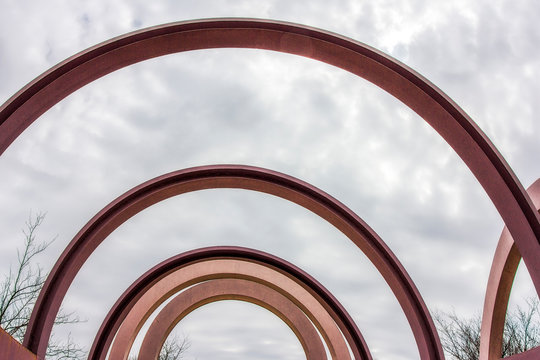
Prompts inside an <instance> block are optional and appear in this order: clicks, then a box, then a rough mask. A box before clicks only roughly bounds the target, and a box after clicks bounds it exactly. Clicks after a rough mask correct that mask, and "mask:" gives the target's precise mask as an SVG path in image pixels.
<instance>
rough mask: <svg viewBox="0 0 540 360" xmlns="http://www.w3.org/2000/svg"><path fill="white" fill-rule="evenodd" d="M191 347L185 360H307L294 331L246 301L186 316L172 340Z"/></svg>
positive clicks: (221, 303)
mask: <svg viewBox="0 0 540 360" xmlns="http://www.w3.org/2000/svg"><path fill="white" fill-rule="evenodd" d="M174 338H176V339H179V340H182V339H184V338H185V339H186V340H187V342H188V343H189V346H188V347H187V350H186V352H185V353H184V354H185V356H184V357H183V358H184V359H197V360H211V359H222V360H229V359H230V360H233V359H254V360H255V359H260V360H263V359H285V360H305V359H306V356H305V354H304V350H303V349H302V345H301V344H300V342H299V341H298V338H297V337H296V335H295V334H294V333H293V331H292V330H291V329H290V328H289V327H288V326H287V325H286V324H285V323H284V322H283V321H282V320H281V319H280V318H279V317H277V316H276V315H274V314H273V313H271V312H270V311H268V310H266V309H264V308H262V307H260V306H258V305H255V304H251V303H248V302H245V301H236V300H222V301H217V302H213V303H210V304H207V305H204V306H202V307H200V308H198V309H196V310H194V311H193V312H191V313H190V314H189V315H187V316H186V317H185V318H184V319H182V321H180V322H179V323H178V325H177V326H176V327H175V328H174V330H173V331H172V332H171V334H170V335H169V337H168V338H167V339H168V340H169V339H171V340H172V339H174Z"/></svg>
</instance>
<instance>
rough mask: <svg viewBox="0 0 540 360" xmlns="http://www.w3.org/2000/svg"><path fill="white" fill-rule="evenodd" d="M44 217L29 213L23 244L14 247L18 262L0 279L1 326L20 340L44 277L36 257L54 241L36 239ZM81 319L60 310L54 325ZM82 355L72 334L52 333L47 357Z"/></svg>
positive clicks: (77, 357) (58, 359)
mask: <svg viewBox="0 0 540 360" xmlns="http://www.w3.org/2000/svg"><path fill="white" fill-rule="evenodd" d="M44 219H45V214H43V213H39V214H37V215H36V216H34V217H33V216H31V215H30V216H29V218H28V220H27V221H26V224H25V225H26V227H25V229H23V230H22V232H23V234H24V245H23V247H22V250H21V249H18V250H17V262H16V264H15V266H13V264H12V265H11V266H10V269H9V272H8V274H7V275H5V276H4V279H2V281H1V282H0V326H2V328H3V329H4V330H6V332H8V333H9V334H11V336H13V337H14V338H15V339H17V340H19V341H22V340H23V337H24V333H25V332H26V327H27V326H28V322H29V321H30V315H31V313H32V308H33V306H34V304H35V302H36V300H37V297H38V295H39V292H40V290H41V288H42V287H43V284H44V282H45V279H46V275H45V274H44V273H43V269H42V268H41V266H40V265H39V264H38V263H37V262H36V257H37V256H38V255H39V254H41V253H42V252H44V251H45V250H46V249H47V248H48V247H49V245H50V244H51V243H52V242H53V241H54V239H52V240H50V241H48V242H39V241H37V240H36V236H35V235H36V230H37V228H38V227H39V226H40V225H41V223H42V222H43V220H44ZM80 321H81V320H80V319H79V318H78V317H77V316H76V315H75V314H73V313H65V312H62V311H60V313H59V315H58V316H57V318H56V320H55V325H59V324H72V323H77V322H80ZM84 355H85V353H84V351H83V350H82V348H80V347H79V346H78V345H77V344H75V343H74V342H73V341H72V339H71V336H68V338H67V339H66V340H65V341H55V340H54V336H53V337H52V341H50V342H49V347H48V349H47V358H49V359H57V360H60V359H79V358H83V356H84Z"/></svg>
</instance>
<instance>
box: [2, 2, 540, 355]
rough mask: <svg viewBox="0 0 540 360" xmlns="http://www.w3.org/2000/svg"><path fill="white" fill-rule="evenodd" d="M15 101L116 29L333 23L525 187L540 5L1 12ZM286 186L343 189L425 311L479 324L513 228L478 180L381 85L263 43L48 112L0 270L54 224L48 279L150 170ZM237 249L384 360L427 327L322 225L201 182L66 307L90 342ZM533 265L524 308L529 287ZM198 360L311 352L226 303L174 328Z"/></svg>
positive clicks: (7, 174)
mask: <svg viewBox="0 0 540 360" xmlns="http://www.w3.org/2000/svg"><path fill="white" fill-rule="evenodd" d="M0 5H1V8H2V11H1V12H0V29H1V31H0V99H1V100H0V101H1V102H3V101H6V100H7V99H8V98H9V97H10V96H11V95H13V94H14V93H15V92H16V91H17V90H19V89H20V88H21V87H23V86H24V85H25V84H26V83H27V82H29V81H31V80H32V79H33V78H34V77H36V76H38V75H39V74H40V73H42V72H44V71H46V70H47V69H48V68H50V67H51V66H53V65H55V64H57V63H58V62H60V61H62V60H64V59H65V58H67V57H69V56H71V55H73V54H75V53H76V52H78V51H81V50H84V49H85V48H88V47H90V46H92V45H95V44H97V43H99V42H102V41H105V40H107V39H109V38H111V37H114V36H117V35H121V34H124V33H126V32H129V31H133V30H137V29H141V28H144V27H148V26H152V25H157V24H162V23H167V22H173V21H180V20H188V19H197V18H208V17H258V18H269V19H278V20H285V21H291V22H295V23H301V24H306V25H310V26H313V27H318V28H322V29H325V30H329V31H333V32H336V33H339V34H342V35H345V36H348V37H350V38H353V39H355V40H358V41H361V42H364V43H366V44H368V45H371V46H374V47H375V48H378V49H380V50H382V51H384V52H386V53H387V54H390V55H392V56H394V57H396V58H397V59H399V60H400V61H402V62H404V63H406V64H407V65H409V66H411V67H412V68H413V69H415V70H417V71H418V72H419V73H421V74H422V75H424V76H425V77H427V78H428V79H429V80H431V81H432V82H433V83H434V84H436V85H437V86H438V87H439V88H441V89H442V90H443V91H444V92H446V93H447V94H448V95H449V96H450V97H451V98H452V99H454V100H455V101H456V102H457V103H458V104H459V105H460V106H461V107H462V108H463V109H464V110H465V111H466V112H467V113H468V114H469V115H470V116H471V117H472V118H473V119H474V120H475V121H476V122H477V123H478V124H479V126H480V127H481V128H482V129H483V130H484V131H485V132H486V134H487V135H488V136H489V137H490V139H491V140H492V141H493V142H494V144H495V145H496V146H497V148H498V149H499V150H500V151H501V153H502V154H503V155H504V157H505V158H506V159H507V161H508V162H509V164H510V166H511V167H512V168H513V169H514V171H515V172H516V174H517V176H518V178H519V179H520V180H521V182H522V183H523V185H524V186H525V187H527V186H529V185H530V184H531V183H532V182H533V181H534V180H536V179H537V178H538V177H540V120H539V115H540V102H539V101H538V94H540V82H539V81H538V79H539V78H540V47H539V46H538V44H540V28H539V27H538V25H537V20H538V18H540V5H539V4H538V3H537V2H536V1H532V0H528V1H526V0H524V1H519V2H516V1H511V0H502V1H494V0H486V1H483V0H482V1H480V0H479V1H468V0H461V1H452V2H449V1H426V0H414V1H407V2H403V1H393V0H384V1H360V0H350V1H347V0H339V1H323V0H311V1H290V0H275V1H241V0H237V1H232V0H231V1H226V0H221V1H218V0H215V1H193V0H192V1H187V0H186V1H122V0H117V1H103V0H99V1H91V2H90V1H67V0H51V1H47V2H44V1H36V0H17V1H15V0H0ZM222 163H234V164H248V165H255V166H261V167H265V168H269V169H273V170H277V171H281V172H284V173H287V174H289V175H292V176H295V177H298V178H300V179H302V180H305V181H307V182H310V183H311V184H313V185H315V186H317V187H319V188H321V189H322V190H324V191H326V192H327V193H329V194H331V195H332V196H334V197H336V198H337V199H339V200H340V201H342V202H343V203H345V204H346V205H347V206H349V207H350V208H351V209H352V210H354V211H355V212H356V213H357V214H358V215H359V216H360V217H361V218H363V219H364V220H365V221H366V222H367V223H368V224H370V226H372V228H373V229H374V230H375V231H376V232H377V233H378V234H379V235H380V236H381V237H382V238H383V239H384V240H385V242H386V243H387V244H388V245H389V246H390V247H391V249H392V250H393V251H394V252H395V253H396V255H397V256H398V258H399V259H400V260H401V262H402V263H403V264H404V266H405V268H406V269H407V270H408V272H409V274H410V275H411V277H412V279H413V280H414V281H415V283H416V284H417V286H418V288H419V290H420V292H421V293H422V295H423V297H424V299H425V301H426V303H427V305H428V307H429V308H430V309H431V310H434V311H435V310H442V311H452V310H455V311H456V313H458V314H459V315H462V316H472V315H475V314H478V313H479V312H480V311H481V308H482V304H483V296H484V289H485V284H486V280H487V276H488V273H489V268H490V265H491V258H492V256H493V252H494V249H495V245H496V243H497V240H498V237H499V234H500V231H501V229H502V226H503V225H502V221H501V219H500V217H499V215H498V213H497V212H496V210H495V208H494V207H493V205H492V204H491V202H490V201H489V199H488V197H487V196H486V195H485V193H484V192H483V190H482V188H481V187H480V186H479V185H478V183H477V182H476V180H475V179H474V177H473V176H472V175H471V173H470V172H469V171H468V169H467V168H466V167H465V166H464V164H463V163H462V162H461V161H460V159H459V158H458V157H457V156H456V155H455V154H454V153H453V151H452V150H451V149H450V148H449V146H448V145H447V144H446V143H445V142H444V141H443V140H442V139H441V138H439V136H438V135H437V134H436V133H435V131H433V130H432V129H431V128H430V127H429V126H428V125H426V124H425V123H424V122H423V120H422V119H420V118H419V117H418V116H417V115H416V114H415V113H413V112H412V111H410V110H409V109H408V108H406V107H405V106H404V105H403V104H401V103H400V102H398V101H397V100H395V99H393V98H392V97H391V96H390V95H388V94H386V93H385V92H383V91H382V90H380V89H379V88H377V87H375V86H374V85H372V84H370V83H368V82H366V81H364V80H362V79H359V78H357V77H355V76H354V75H352V74H349V73H347V72H344V71H342V70H340V69H336V68H332V67H330V66H328V65H326V64H322V63H318V62H315V61H313V60H309V59H305V58H301V57H297V56H292V55H285V54H278V53H273V52H268V51H261V50H238V49H235V50H231V49H221V50H204V51H194V52H189V53H182V54H175V55H170V56H166V57H163V58H159V59H155V60H151V61H146V62H144V63H140V64H137V65H134V66H131V67H129V68H127V69H123V70H121V71H118V72H116V73H113V74H110V75H108V76H106V77H104V78H102V79H100V80H98V81H96V82H94V83H92V84H90V85H88V86H86V87H84V88H83V89H81V90H80V91H77V92H76V93H75V94H73V95H71V96H69V97H68V98H67V99H65V100H63V101H62V102H60V103H59V104H58V105H57V106H55V107H54V108H52V109H51V110H49V111H48V112H47V113H46V114H44V115H43V116H42V117H41V118H40V119H39V120H38V121H37V122H35V124H33V125H32V126H31V127H30V128H29V129H28V130H27V131H26V132H25V133H24V134H23V135H22V136H20V137H19V138H18V139H17V140H16V141H15V142H14V143H13V145H12V146H11V147H10V148H9V149H8V150H7V151H6V152H5V153H4V154H3V155H2V157H0V174H2V175H1V176H0V199H1V201H0V206H1V209H0V211H1V212H2V215H3V216H1V217H0V234H1V235H2V241H1V242H0V271H1V272H3V273H5V272H7V271H8V269H9V264H10V262H13V261H15V260H16V249H17V247H18V246H19V245H20V244H21V243H22V234H21V228H23V227H24V222H25V220H26V219H27V218H28V217H29V214H31V213H34V214H35V213H37V212H46V213H47V217H46V220H45V222H44V224H43V225H42V226H41V227H40V229H39V233H38V236H39V238H40V239H42V240H48V239H51V238H53V237H55V236H57V240H56V241H55V243H54V244H53V245H52V246H51V247H50V248H49V249H48V250H47V253H46V254H44V255H43V256H42V257H41V258H40V263H41V265H42V266H43V267H44V268H45V269H50V268H51V267H52V266H53V264H54V261H55V260H56V258H57V257H58V256H59V254H60V253H61V251H62V250H63V248H64V247H65V246H66V245H67V244H68V243H69V241H70V240H71V239H72V237H73V236H74V235H75V234H76V233H77V231H78V230H79V229H80V228H81V227H83V226H84V224H85V223H86V222H87V221H88V220H89V219H90V218H91V217H92V216H93V215H94V214H95V213H97V212H98V211H99V210H100V209H101V208H102V207H104V206H105V205H106V204H108V203H109V202H110V201H112V200H113V199H114V198H116V197H117V196H119V195H121V194H122V193H124V192H125V191H127V190H128V189H130V188H131V187H133V186H135V185H137V184H139V183H141V182H143V181H146V180H148V179H151V178H153V177H155V176H158V175H161V174H164V173H167V172H170V171H174V170H178V169H182V168H186V167H191V166H198V165H207V164H222ZM220 244H223V245H240V246H247V247H253V248H257V249H261V250H264V251H267V252H270V253H272V254H275V255H278V256H280V257H283V258H285V259H287V260H289V261H291V262H293V263H295V264H297V265H298V266H300V267H301V268H303V269H304V270H306V271H307V272H309V273H310V274H312V275H314V276H315V277H316V278H317V279H318V280H320V281H321V282H322V283H323V285H325V286H326V287H327V288H329V289H330V290H331V291H332V292H333V293H334V294H335V295H336V296H337V297H338V299H339V300H340V301H341V302H342V303H343V304H344V305H345V306H346V308H347V309H348V311H349V312H350V313H351V314H352V316H353V317H354V319H355V321H356V322H357V323H358V325H359V327H360V329H361V330H362V332H363V334H364V336H365V338H366V340H367V342H368V345H369V346H370V348H371V350H372V352H373V354H374V355H375V356H376V357H377V359H398V360H399V359H415V358H418V353H417V350H416V346H415V344H414V340H413V338H412V332H411V331H410V329H409V327H408V324H407V322H406V319H405V317H404V315H403V314H402V313H401V310H400V307H399V305H398V303H397V301H396V300H395V299H394V298H393V296H392V293H391V292H390V290H389V289H388V287H387V286H386V284H385V283H384V281H383V279H382V278H381V276H379V275H378V274H377V272H376V271H375V269H374V267H373V266H372V265H371V264H370V263H369V261H368V260H367V259H366V257H365V256H363V254H362V253H361V252H360V251H359V250H358V249H356V248H355V247H354V246H353V245H352V244H351V243H350V242H349V240H348V239H347V238H346V237H345V236H343V235H342V234H341V233H339V232H338V231H337V230H335V229H334V228H332V227H331V226H330V225H328V224H327V223H325V222H324V221H322V220H320V219H318V218H317V217H316V216H315V215H313V214H311V213H309V212H308V211H306V210H304V209H302V208H300V207H299V206H296V205H294V204H291V203H288V202H285V201H283V200H280V199H277V198H273V197H271V196H269V195H264V194H259V193H253V192H248V191H241V190H207V191H201V192H197V193H190V194H187V195H182V196H179V197H176V198H173V199H169V200H167V201H165V202H163V203H160V204H158V205H156V206H153V207H152V208H150V209H147V210H145V211H143V212H142V213H140V214H139V215H137V216H135V217H134V218H133V219H131V220H130V221H129V222H127V223H126V224H124V225H123V226H122V227H121V228H119V229H118V230H117V231H115V232H114V233H113V234H112V235H111V236H110V237H109V238H108V239H107V241H106V242H104V243H103V245H102V246H100V248H99V249H98V250H97V251H96V252H95V254H94V255H92V257H91V258H90V259H89V261H88V263H87V264H86V265H85V266H84V268H83V270H82V271H81V273H80V274H79V275H78V277H77V278H76V279H75V282H74V284H73V286H72V288H71V289H70V291H69V292H68V296H67V297H66V300H65V302H64V307H65V308H66V309H67V310H68V311H69V310H76V311H77V313H78V314H79V315H80V316H81V317H82V318H85V319H87V322H85V323H83V324H77V325H74V326H72V327H71V328H70V329H68V330H62V329H57V331H58V333H64V331H70V332H71V333H72V335H73V338H74V339H75V340H76V341H77V342H79V343H80V344H82V345H83V346H85V347H89V346H90V344H91V341H92V339H93V334H94V333H95V332H96V330H97V328H98V327H99V324H100V323H101V321H102V320H103V318H104V316H105V315H106V313H107V311H108V309H109V307H110V306H111V305H112V304H113V303H114V301H115V300H116V299H117V297H118V296H119V295H120V294H121V293H122V292H123V291H124V290H125V289H126V288H127V287H128V286H129V284H130V283H131V282H132V281H134V280H135V279H136V278H137V277H138V276H140V275H141V274H142V273H143V272H144V271H146V270H147V269H149V268H150V267H151V266H153V265H155V264H157V263H158V262H159V261H162V260H164V259H166V258H168V257H170V256H172V255H174V254H178V253H181V252H183V251H186V250H190V249H195V248H199V247H203V246H210V245H220ZM529 281H530V280H529V279H527V275H526V274H525V272H524V271H522V272H521V273H520V275H519V278H518V283H517V284H516V289H515V293H514V294H513V299H514V301H515V302H520V301H521V300H520V299H521V298H523V297H524V296H527V295H529V294H532V293H533V290H532V285H530V282H529ZM177 332H178V333H179V334H180V336H187V337H188V338H189V340H190V342H191V344H192V345H191V347H190V349H189V351H188V353H187V355H186V358H187V359H199V360H202V359H215V358H220V359H238V358H250V359H272V358H283V359H301V358H302V356H303V354H302V351H301V347H300V345H299V343H298V341H297V340H296V339H295V337H294V335H293V334H292V332H291V331H290V330H288V328H287V327H286V326H284V325H283V324H282V323H281V322H280V321H279V320H278V319H277V318H276V317H274V316H273V315H272V314H269V313H267V312H266V311H265V310H263V309H260V308H258V307H255V306H254V305H249V304H241V303H240V304H239V303H235V302H223V303H219V304H213V305H208V306H206V307H203V308H201V309H198V310H197V311H195V312H194V313H192V314H191V315H189V316H188V317H187V318H186V319H185V320H184V321H182V322H181V323H180V326H179V328H178V329H177Z"/></svg>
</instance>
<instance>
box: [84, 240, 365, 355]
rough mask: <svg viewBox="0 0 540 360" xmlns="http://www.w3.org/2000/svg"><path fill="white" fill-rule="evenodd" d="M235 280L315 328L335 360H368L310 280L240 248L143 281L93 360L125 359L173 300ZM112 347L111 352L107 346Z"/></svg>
mask: <svg viewBox="0 0 540 360" xmlns="http://www.w3.org/2000/svg"><path fill="white" fill-rule="evenodd" d="M222 278H234V279H244V280H250V281H255V282H258V283H261V284H264V285H266V286H269V287H271V288H272V289H274V290H275V291H277V292H278V293H280V294H281V295H283V296H285V298H287V299H288V300H290V301H292V302H293V303H294V304H295V305H296V306H297V307H298V308H299V309H300V310H301V311H302V312H303V313H304V314H306V316H307V317H308V318H309V320H310V321H311V322H312V323H313V324H314V325H315V327H316V328H317V330H318V331H319V332H320V334H321V336H322V338H323V340H324V341H325V343H326V345H327V347H328V350H329V352H330V355H331V356H332V358H333V359H340V360H341V359H348V358H349V357H350V355H349V350H348V347H350V349H351V351H352V354H353V355H354V357H355V358H356V359H371V355H370V353H369V350H368V348H367V345H366V343H365V341H364V339H363V337H362V335H361V333H360V331H359V330H358V328H357V327H356V324H355V323H354V321H353V320H352V318H351V317H350V315H349V314H348V313H347V311H346V310H345V309H344V308H343V306H342V305H341V304H340V303H339V302H338V301H337V299H335V297H334V296H333V295H332V294H331V293H330V292H329V291H328V290H327V289H325V288H324V287H323V286H322V285H321V284H320V283H318V282H317V281H316V280H315V279H314V278H313V277H311V276H310V275H309V274H307V273H305V272H304V271H302V270H301V269H299V268H297V267H295V266H294V265H292V264H290V263H288V262H286V261H284V260H283V259H280V258H278V257H275V256H272V255H270V254H266V253H264V252H261V251H257V250H253V249H247V248H240V247H223V246H220V247H213V248H204V249H198V250H193V251H190V252H187V253H184V254H180V255H177V256H175V257H172V258H170V259H168V260H165V261H164V262H162V263H161V264H159V265H157V266H155V267H154V268H153V269H152V270H150V271H148V272H147V273H146V274H144V275H143V276H141V277H140V278H139V279H138V280H137V281H136V282H135V283H134V284H132V285H131V286H130V288H129V289H128V290H126V291H125V292H124V294H122V296H121V297H120V299H119V300H118V301H117V303H116V304H115V305H114V306H113V307H112V308H111V310H110V312H109V314H108V315H107V318H106V319H105V321H104V322H103V324H102V326H101V327H100V330H99V331H98V334H97V336H96V338H95V340H94V343H93V345H92V349H91V351H90V354H89V358H91V359H105V356H106V354H110V357H111V358H113V359H125V358H126V357H127V355H128V353H129V350H130V348H131V345H132V343H133V341H134V340H135V337H136V335H137V333H138V332H139V330H140V329H141V328H142V326H143V324H144V322H145V321H146V320H147V319H148V317H149V316H150V315H151V314H152V312H153V311H154V310H155V309H156V308H157V307H158V306H159V305H160V304H161V303H163V302H164V301H165V300H166V299H167V298H168V297H169V296H170V295H171V294H174V293H176V292H178V291H181V290H183V289H184V288H186V287H188V286H191V285H193V284H195V283H199V282H201V281H208V280H213V279H222ZM113 338H114V342H113V345H112V347H111V348H110V349H109V344H110V343H111V342H112V340H113Z"/></svg>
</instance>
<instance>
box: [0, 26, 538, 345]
mask: <svg viewBox="0 0 540 360" xmlns="http://www.w3.org/2000/svg"><path fill="white" fill-rule="evenodd" d="M225 47H233V48H257V49H267V50H275V51H279V52H284V53H291V54H296V55H301V56H306V57H309V58H312V59H315V60H319V61H322V62H325V63H328V64H330V65H334V66H337V67H340V68H342V69H344V70H346V71H349V72H351V73H353V74H356V75H358V76H360V77H363V78H364V79H366V80H368V81H371V82H372V83H374V84H375V85H377V86H379V87H381V88H382V89H384V90H385V91H387V92H388V93H390V94H391V95H392V96H394V97H396V98H397V99H399V100H401V101H402V102H403V103H404V104H405V105H407V106H408V107H409V108H411V109H412V110H413V111H415V112H416V113H418V114H419V115H420V116H421V117H422V118H424V120H426V122H428V123H429V124H430V125H431V126H432V127H433V128H434V129H435V130H436V131H437V132H438V133H439V134H440V135H441V136H442V137H443V138H444V139H445V140H446V142H447V143H448V144H449V145H450V146H451V147H452V148H454V150H455V151H456V153H457V154H458V155H459V156H460V157H461V158H462V159H463V161H464V162H465V163H466V164H467V166H468V167H469V169H470V170H471V171H472V173H473V174H474V176H475V177H476V178H477V179H478V181H479V182H480V184H481V185H482V187H483V188H484V190H485V191H486V193H487V194H488V195H489V197H490V198H491V201H492V202H493V204H494V205H495V207H496V208H497V210H498V211H499V213H500V214H501V216H502V218H503V220H504V222H505V224H506V226H507V227H508V229H509V230H510V233H511V234H512V236H513V238H514V240H515V241H516V244H517V246H518V248H519V250H520V253H521V254H522V255H523V259H524V261H525V263H526V265H527V268H528V269H529V272H530V274H531V278H532V281H533V283H534V285H535V287H536V291H537V293H539V294H540V256H538V254H539V253H540V216H539V214H538V212H537V211H536V210H535V209H534V207H533V205H532V202H531V200H530V199H529V197H528V196H527V193H526V192H525V190H524V189H523V186H522V185H521V184H520V182H519V180H518V179H517V177H516V176H515V174H514V173H513V171H512V170H511V169H510V167H509V166H508V164H507V163H506V161H505V160H504V158H503V157H502V156H501V155H500V154H499V152H498V151H497V149H496V148H495V146H494V145H493V144H492V143H491V141H490V140H489V139H488V138H487V137H486V136H485V134H484V133H483V132H482V131H481V130H480V129H479V128H478V126H477V125H476V124H475V123H474V122H473V121H472V120H471V119H470V118H469V116H468V115H467V114H466V113H465V112H464V111H463V110H462V109H461V108H459V107H458V106H457V105H456V104H455V103H454V102H453V101H452V100H451V99H450V98H449V97H448V96H447V95H446V94H444V93H443V92H442V91H441V90H439V89H438V88H437V87H435V86H434V85H433V84H431V83H430V82H429V81H428V80H426V79H425V78H423V77H422V76H421V75H419V74H418V73H416V72H415V71H413V70H412V69H410V68H408V67H407V66H405V65H403V64H402V63H400V62H399V61H397V60H396V59H393V58H391V57H390V56H388V55H385V54H383V53H381V52H380V51H377V50H375V49H373V48H371V47H369V46H367V45H365V44H362V43H359V42H356V41H354V40H351V39H348V38H345V37H343V36H340V35H336V34H333V33H329V32H326V31H322V30H318V29H314V28H310V27H306V26H302V25H296V24H291V23H285V22H278V21H272V20H258V19H206V20H194V21H185V22H178V23H172V24H166V25H160V26H156V27H152V28H147V29H143V30H139V31H135V32H132V33H129V34H127V35H123V36H120V37H117V38H114V39H112V40H109V41H106V42H104V43H102V44H99V45H97V46H94V47H92V48H90V49H87V50H85V51H83V52H81V53H79V54H77V55H75V56H73V57H71V58H69V59H67V60H65V61H64V62H62V63H60V64H58V65H57V66H55V67H53V68H51V69H50V70H48V71H47V72H45V73H44V74H42V75H41V76H39V77H38V78H36V79H35V80H34V81H32V82H31V83H29V84H28V85H27V86H25V87H24V88H23V89H22V90H21V91H19V92H18V93H17V94H15V95H14V96H13V97H12V98H10V99H9V100H8V101H7V102H6V103H5V104H3V105H2V107H0V154H1V153H3V151H4V150H5V149H6V148H7V147H8V146H9V145H10V144H11V143H12V142H13V141H14V140H15V139H16V138H17V137H18V136H19V135H20V134H21V133H22V132H23V131H24V130H25V129H26V128H27V127H28V126H29V125H30V124H31V123H32V122H34V121H35V120H36V119H37V118H38V117H39V116H40V115H41V114H43V113H44V112H45V111H47V110H48V109H49V108H51V107H52V106H53V105H54V104H56V103H58V102H59V101H60V100H62V99H63V98H64V97H66V96H67V95H69V94H71V93H72V92H74V91H76V90H77V89H79V88H80V87H82V86H84V85H86V84H88V83H90V82H92V81H94V80H96V79H98V78H100V77H101V76H103V75H106V74H108V73H110V72H113V71H115V70H118V69H121V68H123V67H126V66H129V65H132V64H134V63H137V62H139V61H143V60H147V59H150V58H154V57H159V56H163V55H166V54H171V53H176V52H182V51H190V50H196V49H210V48H225ZM35 341H36V340H34V339H33V338H32V335H30V338H28V339H27V340H25V344H26V345H27V346H30V347H31V348H32V349H34V348H35ZM430 351H431V350H430Z"/></svg>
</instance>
